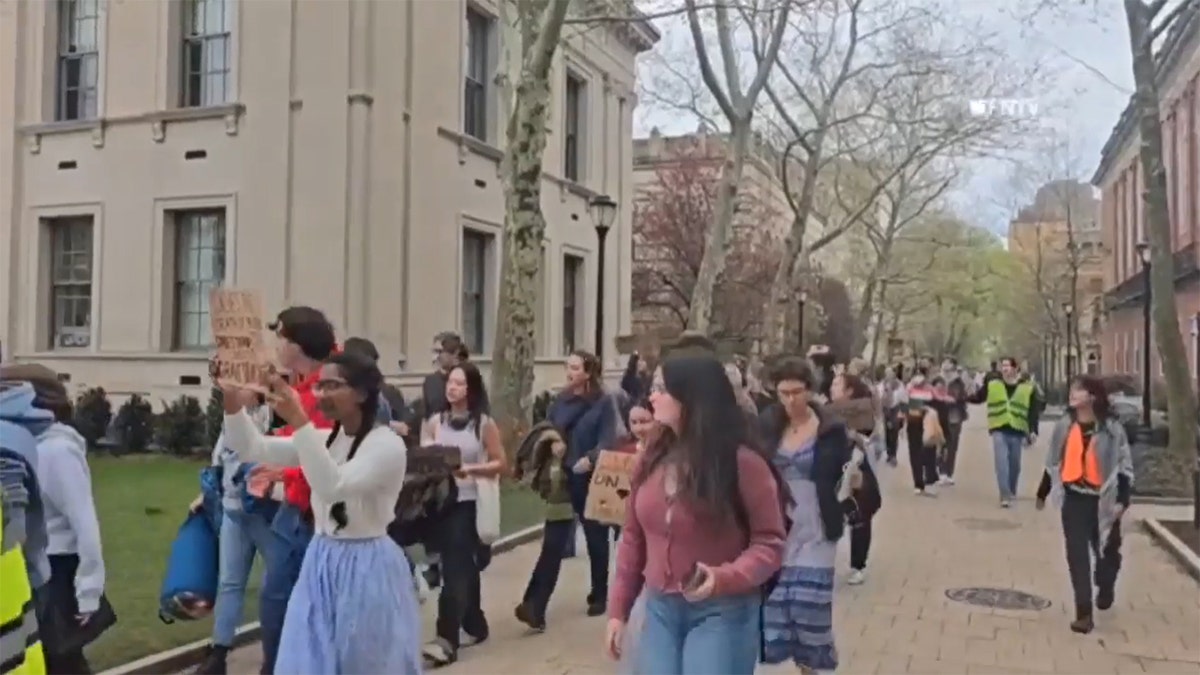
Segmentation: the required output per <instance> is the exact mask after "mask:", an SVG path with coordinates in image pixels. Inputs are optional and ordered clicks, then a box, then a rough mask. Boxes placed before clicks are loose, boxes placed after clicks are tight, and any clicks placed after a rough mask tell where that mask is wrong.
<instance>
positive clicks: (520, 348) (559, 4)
mask: <svg viewBox="0 0 1200 675" xmlns="http://www.w3.org/2000/svg"><path fill="white" fill-rule="evenodd" d="M568 5H569V0H549V1H548V2H531V1H529V0H526V2H522V3H518V11H519V15H518V21H520V22H521V25H522V31H521V33H522V36H523V44H522V59H521V74H520V78H519V79H518V81H517V86H516V92H515V96H514V97H513V108H512V111H511V113H510V115H509V121H508V139H507V141H508V142H507V146H506V149H505V157H504V160H503V169H502V173H503V181H504V248H503V251H502V253H503V260H502V263H501V272H500V300H499V302H498V306H497V308H496V309H497V311H496V316H497V317H498V320H497V322H496V335H495V343H494V346H493V350H492V387H491V401H492V415H493V417H494V419H495V420H496V421H497V423H498V424H500V428H501V432H502V437H503V440H504V447H505V448H507V449H508V451H509V452H510V453H511V452H514V451H515V450H516V446H517V441H518V440H519V437H520V435H521V434H522V433H523V431H524V429H525V427H527V426H528V422H529V410H530V405H531V399H532V393H533V364H534V356H535V355H536V352H537V350H536V347H537V344H536V340H535V335H534V328H535V326H536V322H537V307H536V306H535V304H534V298H536V297H538V291H537V272H538V267H539V266H540V265H541V258H542V240H543V238H544V236H545V232H546V219H545V217H544V216H543V215H542V155H543V154H544V153H545V150H546V120H547V117H548V116H549V112H550V89H551V88H550V68H551V65H552V64H553V62H554V52H555V50H556V49H557V48H558V41H559V37H560V35H561V34H562V27H563V21H564V20H565V19H566V15H567V7H568ZM527 22H536V24H534V25H536V29H535V30H532V31H529V30H527V27H528V26H529V25H530V24H529V23H527Z"/></svg>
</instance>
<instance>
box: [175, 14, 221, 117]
mask: <svg viewBox="0 0 1200 675" xmlns="http://www.w3.org/2000/svg"><path fill="white" fill-rule="evenodd" d="M229 5H230V3H229V2H228V0H185V2H184V5H183V8H184V11H183V58H182V63H183V79H182V83H183V86H182V88H181V91H180V99H181V100H180V105H182V106H183V107H185V108H193V107H200V106H206V105H220V104H222V103H226V102H228V101H229V71H230V60H231V59H230V53H229V52H230V39H229V35H230V25H231V21H230V20H231V19H232V9H233V8H232V7H230V6H229Z"/></svg>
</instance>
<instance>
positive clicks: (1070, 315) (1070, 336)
mask: <svg viewBox="0 0 1200 675" xmlns="http://www.w3.org/2000/svg"><path fill="white" fill-rule="evenodd" d="M1074 314H1075V305H1072V304H1071V303H1069V302H1064V303H1063V316H1065V317H1067V387H1070V386H1071V377H1072V376H1073V375H1074V373H1073V372H1072V371H1073V370H1074V368H1073V365H1074V364H1072V363H1071V361H1072V355H1071V348H1072V346H1073V345H1074V344H1075V340H1074V333H1073V330H1074V325H1075V324H1074V323H1073V319H1074Z"/></svg>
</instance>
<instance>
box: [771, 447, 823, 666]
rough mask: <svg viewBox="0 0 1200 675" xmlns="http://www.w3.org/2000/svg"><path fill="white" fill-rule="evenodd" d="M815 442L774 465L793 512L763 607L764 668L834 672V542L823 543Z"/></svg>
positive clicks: (784, 453) (779, 456) (781, 455)
mask: <svg viewBox="0 0 1200 675" xmlns="http://www.w3.org/2000/svg"><path fill="white" fill-rule="evenodd" d="M815 457H816V439H813V440H811V441H809V442H808V443H807V444H805V445H804V446H803V447H801V448H800V449H799V450H797V451H795V452H789V451H788V450H786V449H785V448H782V447H781V448H780V449H779V450H778V451H777V452H776V454H775V456H774V457H773V458H772V462H773V463H774V464H775V466H776V467H777V468H778V469H779V471H780V473H781V474H782V475H783V478H784V480H786V481H787V483H788V487H789V488H791V491H792V498H793V499H794V500H795V506H794V507H793V509H792V514H791V517H792V528H791V530H790V531H789V532H788V537H787V544H786V549H785V551H784V558H783V568H782V569H781V570H780V574H779V583H778V584H777V585H776V586H775V588H774V589H773V590H772V591H771V594H770V595H769V596H768V597H767V600H766V602H765V603H764V605H763V655H762V660H763V661H764V662H765V663H784V662H786V661H789V660H790V661H792V662H794V663H795V664H796V665H798V666H804V667H807V668H811V669H813V670H835V669H837V665H838V658H837V647H835V646H834V642H833V573H834V565H835V562H836V559H837V542H832V541H829V540H828V539H826V538H825V528H824V526H823V524H822V523H821V509H820V506H819V505H818V503H817V486H816V483H814V482H813V481H812V479H811V477H810V476H811V475H812V467H813V461H814V459H815Z"/></svg>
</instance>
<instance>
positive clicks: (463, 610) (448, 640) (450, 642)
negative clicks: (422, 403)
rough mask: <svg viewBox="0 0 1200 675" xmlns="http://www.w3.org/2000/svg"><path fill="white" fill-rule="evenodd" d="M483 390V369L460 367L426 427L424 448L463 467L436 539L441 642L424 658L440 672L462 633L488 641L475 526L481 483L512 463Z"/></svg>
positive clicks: (452, 655) (450, 660)
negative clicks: (433, 447) (457, 455)
mask: <svg viewBox="0 0 1200 675" xmlns="http://www.w3.org/2000/svg"><path fill="white" fill-rule="evenodd" d="M483 391H484V390H483V375H481V374H480V373H479V368H477V367H475V364H473V363H471V362H470V361H463V362H461V363H459V364H458V365H456V366H454V367H452V368H451V369H450V372H449V373H448V374H447V376H446V405H447V409H446V410H445V411H443V412H440V413H437V414H436V415H434V416H433V417H430V418H429V419H428V420H427V421H426V422H425V424H422V425H421V444H422V445H430V444H437V445H446V446H451V447H455V448H458V449H459V451H460V452H461V453H462V468H461V469H460V473H459V475H458V476H456V483H457V486H458V503H457V504H456V505H455V506H454V507H452V508H451V509H450V512H449V513H448V514H447V516H446V518H445V520H444V522H442V523H441V524H440V525H439V528H438V534H437V536H436V539H437V546H436V548H437V550H438V551H439V552H440V553H441V568H442V591H441V593H440V594H439V595H438V618H437V638H436V639H434V640H433V641H432V642H430V643H429V644H427V645H425V650H424V654H425V658H427V659H429V661H431V662H432V663H433V665H434V666H439V667H440V666H444V665H448V664H450V663H454V662H455V661H456V660H457V659H458V648H459V646H460V644H459V634H460V632H462V631H465V632H466V634H467V636H468V638H470V640H471V642H470V644H479V643H480V642H483V641H484V640H486V639H487V638H488V623H487V618H486V617H485V616H484V615H483V608H482V606H481V599H480V581H479V573H480V570H481V569H482V567H483V565H482V563H483V561H482V560H481V555H484V554H485V552H484V550H483V546H482V544H481V542H480V540H479V530H478V528H477V527H476V519H477V518H478V509H479V503H478V497H479V487H478V484H477V481H478V480H480V479H483V480H491V479H494V478H496V477H498V476H499V475H500V474H501V473H503V472H504V469H505V466H506V465H507V462H506V461H505V456H504V446H503V445H501V443H500V428H499V427H498V426H496V422H495V420H493V419H492V418H491V417H489V416H488V414H487V413H486V412H485V411H484V405H485V404H484V401H485V399H484V394H483Z"/></svg>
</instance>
